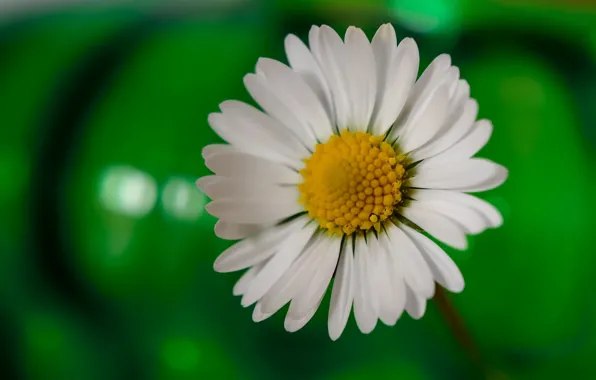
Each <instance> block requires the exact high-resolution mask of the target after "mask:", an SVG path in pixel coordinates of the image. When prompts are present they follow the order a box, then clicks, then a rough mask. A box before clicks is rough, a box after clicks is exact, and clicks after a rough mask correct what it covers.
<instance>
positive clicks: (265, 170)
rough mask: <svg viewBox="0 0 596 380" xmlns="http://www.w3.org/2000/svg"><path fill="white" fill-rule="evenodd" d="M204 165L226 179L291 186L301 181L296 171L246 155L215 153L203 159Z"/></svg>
mask: <svg viewBox="0 0 596 380" xmlns="http://www.w3.org/2000/svg"><path fill="white" fill-rule="evenodd" d="M205 165H206V166H207V167H208V168H209V170H211V171H212V172H214V173H215V174H217V175H220V176H223V177H228V178H238V179H240V178H242V179H246V180H250V181H254V182H262V183H271V184H291V185H295V184H298V183H300V181H301V176H300V174H298V172H297V171H295V170H293V169H290V168H289V167H287V166H285V165H283V164H279V163H276V162H273V161H270V160H267V159H264V158H262V157H257V156H253V155H250V154H246V153H238V152H237V153H215V154H212V155H211V156H209V157H208V158H206V159H205Z"/></svg>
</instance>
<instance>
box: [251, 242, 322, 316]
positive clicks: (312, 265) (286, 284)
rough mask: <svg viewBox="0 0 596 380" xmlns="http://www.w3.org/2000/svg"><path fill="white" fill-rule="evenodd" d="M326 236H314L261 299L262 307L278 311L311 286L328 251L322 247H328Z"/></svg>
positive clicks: (268, 310) (272, 311)
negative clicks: (325, 241) (325, 242)
mask: <svg viewBox="0 0 596 380" xmlns="http://www.w3.org/2000/svg"><path fill="white" fill-rule="evenodd" d="M324 239H325V237H322V236H317V235H315V236H313V238H312V240H311V242H310V243H309V245H308V246H307V247H306V249H305V250H304V252H303V253H302V254H301V255H300V257H298V259H296V261H294V263H293V264H292V266H291V267H290V268H289V269H288V270H287V271H286V273H284V275H283V276H282V277H281V278H280V279H279V280H278V281H277V282H276V283H275V285H273V286H272V287H271V289H269V291H268V292H267V294H265V296H264V297H263V298H262V299H261V303H262V309H263V310H264V311H266V312H268V313H276V312H277V311H278V310H279V309H281V308H282V307H283V306H284V305H285V304H286V303H288V302H290V300H291V299H292V297H294V296H295V295H296V294H297V293H298V292H299V291H300V290H302V289H304V288H306V287H308V286H309V283H310V281H311V280H312V278H313V277H314V275H315V273H316V271H317V269H318V268H319V266H320V262H321V261H322V257H323V255H325V254H326V252H325V251H324V249H323V250H321V248H325V247H327V245H325V244H321V243H323V242H324Z"/></svg>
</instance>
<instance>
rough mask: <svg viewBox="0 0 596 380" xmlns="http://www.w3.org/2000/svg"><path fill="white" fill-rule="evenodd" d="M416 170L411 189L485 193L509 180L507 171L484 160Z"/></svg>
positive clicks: (421, 166)
mask: <svg viewBox="0 0 596 380" xmlns="http://www.w3.org/2000/svg"><path fill="white" fill-rule="evenodd" d="M423 164H424V162H423V163H422V164H420V165H419V167H417V168H416V174H415V176H414V177H413V178H412V179H411V180H410V186H411V187H418V188H426V189H444V190H460V191H467V192H471V191H485V190H490V189H492V188H495V187H497V186H499V185H501V184H502V183H503V182H505V180H506V179H507V169H505V168H504V167H503V166H501V165H499V164H496V163H494V162H492V161H489V160H486V159H483V158H472V159H469V160H465V161H458V162H457V164H453V163H452V162H445V163H441V164H440V165H439V164H436V165H433V166H431V167H429V168H426V167H424V166H423Z"/></svg>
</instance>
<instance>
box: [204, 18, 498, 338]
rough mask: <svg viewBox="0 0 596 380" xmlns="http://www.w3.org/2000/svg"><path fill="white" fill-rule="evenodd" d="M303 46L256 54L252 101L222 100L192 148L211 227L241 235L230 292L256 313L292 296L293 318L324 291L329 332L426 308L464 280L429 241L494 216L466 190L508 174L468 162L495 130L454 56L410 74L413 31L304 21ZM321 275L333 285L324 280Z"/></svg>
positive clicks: (228, 267) (227, 266)
mask: <svg viewBox="0 0 596 380" xmlns="http://www.w3.org/2000/svg"><path fill="white" fill-rule="evenodd" d="M308 40H309V41H308V42H309V46H308V47H307V46H306V45H305V44H304V43H303V42H302V41H301V40H300V39H299V38H297V37H296V36H294V35H289V36H288V37H287V38H286V39H285V50H286V54H287V58H288V61H289V65H285V64H283V63H281V62H278V61H275V60H272V59H268V58H261V59H259V60H258V63H257V65H256V73H255V74H248V75H246V76H245V77H244V84H245V86H246V88H247V90H248V92H249V93H250V95H251V96H252V97H253V98H254V100H255V101H256V102H257V103H258V105H259V106H260V108H261V109H262V110H259V109H257V108H254V107H252V106H250V105H248V104H245V103H243V102H239V101H235V100H228V101H224V102H223V103H221V105H220V109H221V112H219V113H213V114H211V115H209V124H210V125H211V127H212V128H213V130H214V131H215V132H216V133H217V134H218V135H219V136H220V137H221V138H222V139H223V140H225V141H226V142H228V143H229V145H228V144H214V145H209V146H206V147H205V148H204V149H203V157H204V158H205V164H206V166H207V167H208V168H209V169H210V170H211V171H212V172H213V173H214V174H213V175H209V176H205V177H202V178H200V179H199V180H198V181H197V185H198V187H199V188H200V189H201V190H202V191H203V192H204V193H205V194H206V195H207V196H208V197H209V198H211V200H212V202H211V203H209V204H208V205H207V206H206V210H207V211H208V212H209V213H210V214H211V215H213V216H215V217H216V218H218V219H219V220H218V222H217V224H216V225H215V234H216V235H217V236H218V237H220V238H222V239H229V240H239V242H237V243H235V244H234V245H232V246H231V247H230V248H228V249H227V250H226V251H224V252H223V253H222V254H221V255H220V256H219V257H218V258H217V260H216V261H215V265H214V267H215V270H216V271H217V272H233V271H240V270H244V269H247V270H246V272H245V273H244V275H243V276H242V277H241V278H240V280H239V281H238V282H237V283H236V285H235V286H234V289H233V293H234V294H235V295H238V296H240V295H241V296H242V301H241V303H242V305H243V306H245V307H248V306H250V305H253V304H254V305H255V306H254V311H253V320H254V321H255V322H259V321H262V320H264V319H266V318H268V317H270V316H271V315H273V314H274V313H275V312H277V311H278V310H280V309H281V308H282V307H284V305H286V304H288V303H289V304H290V305H289V309H288V311H287V314H286V317H285V323H284V325H285V328H286V330H287V331H290V332H293V331H297V330H299V329H301V328H302V327H303V326H304V325H305V324H306V323H308V321H309V320H310V319H311V318H312V317H313V315H314V314H315V312H316V311H317V309H318V308H319V305H320V304H321V301H322V299H323V297H324V295H325V293H326V291H327V288H328V287H330V286H331V287H332V290H331V302H330V308H329V317H328V330H329V336H330V337H331V339H333V340H336V339H338V338H339V336H340V335H341V334H342V332H343V330H344V329H345V326H346V323H347V321H348V318H349V316H350V312H351V310H352V307H353V309H354V316H355V319H356V323H357V325H358V328H359V329H360V331H362V332H363V333H369V332H371V331H372V330H373V329H374V328H375V326H376V324H377V322H378V321H379V320H380V321H381V322H382V323H384V324H387V325H394V324H395V323H396V321H397V320H398V319H399V317H400V316H401V315H402V313H403V312H404V311H406V312H407V313H408V314H409V315H410V316H412V317H413V318H416V319H418V318H421V317H422V316H423V314H424V312H425V309H426V300H428V299H430V298H431V297H433V295H434V291H435V282H437V283H438V284H440V285H441V286H443V287H444V288H446V289H448V290H450V291H452V292H460V291H462V290H463V288H464V280H463V277H462V274H461V273H460V271H459V269H458V268H457V266H456V265H455V264H454V262H453V261H452V260H451V259H450V258H449V256H448V255H447V254H446V253H445V252H444V251H443V250H442V249H441V248H440V247H439V246H438V245H437V244H436V243H435V242H434V241H433V240H431V239H430V238H429V237H427V236H426V235H427V234H428V235H430V236H432V237H434V238H435V239H436V240H438V241H440V242H442V243H444V244H447V245H449V246H451V247H454V248H456V249H460V250H464V249H466V246H467V242H466V235H467V234H478V233H480V232H482V231H484V230H485V229H488V228H494V227H498V226H500V225H501V223H502V217H501V215H500V213H499V212H498V211H497V210H496V209H495V208H494V207H493V206H492V205H490V204H489V203H487V202H485V201H483V200H481V199H478V198H476V197H474V196H471V195H468V194H466V193H468V192H479V191H484V190H489V189H492V188H495V187H497V186H499V185H501V184H502V183H503V182H504V181H505V179H506V177H507V170H506V169H505V168H504V167H502V166H500V165H498V164H496V163H494V162H491V161H489V160H486V159H482V158H473V156H474V155H475V154H476V153H477V152H478V151H479V150H480V149H481V148H482V147H483V146H484V145H485V144H486V142H487V141H488V139H489V138H490V135H491V133H492V125H491V123H490V122H489V121H487V120H479V121H476V116H477V112H478V104H477V102H476V101H475V100H474V99H472V98H470V87H469V85H468V83H467V82H466V81H465V80H462V79H460V78H459V69H458V68H457V67H456V66H453V65H452V64H451V58H450V56H449V55H446V54H443V55H440V56H438V57H437V58H436V59H434V60H433V61H432V63H431V64H430V65H429V66H428V67H427V68H426V69H425V70H424V72H423V73H422V75H421V76H420V78H418V79H417V76H418V66H419V54H418V47H417V45H416V43H415V42H414V40H413V39H411V38H406V39H403V40H402V41H401V42H399V44H398V42H397V40H396V35H395V30H394V29H393V27H392V26H391V25H390V24H386V25H383V26H381V27H380V28H379V29H378V31H377V32H376V34H375V36H374V38H373V39H372V41H369V40H368V39H367V37H366V35H365V34H364V33H363V31H362V30H360V29H358V28H355V27H350V28H348V30H347V31H346V34H345V37H344V39H343V41H342V39H341V37H340V36H339V35H338V34H337V33H336V32H335V31H334V30H333V29H332V28H330V27H328V26H321V27H317V26H313V27H312V29H311V30H310V33H309V36H308ZM331 284H332V285H331Z"/></svg>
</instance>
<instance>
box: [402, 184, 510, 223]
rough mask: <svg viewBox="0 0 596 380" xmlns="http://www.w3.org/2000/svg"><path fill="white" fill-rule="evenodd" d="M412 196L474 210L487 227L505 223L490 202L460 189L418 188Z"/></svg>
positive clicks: (434, 202)
mask: <svg viewBox="0 0 596 380" xmlns="http://www.w3.org/2000/svg"><path fill="white" fill-rule="evenodd" d="M412 197H413V198H414V199H416V200H418V201H423V202H429V203H431V204H442V205H445V204H448V205H452V206H454V207H457V208H458V210H459V209H462V208H468V209H471V210H474V211H475V212H477V213H478V214H479V215H481V216H482V218H483V219H484V220H485V221H486V227H493V228H496V227H499V226H501V224H503V217H502V216H501V213H500V212H499V210H497V209H496V208H495V207H494V206H493V205H491V204H490V203H488V202H486V201H484V200H482V199H479V198H476V197H474V196H472V195H468V194H465V193H460V192H458V191H449V190H426V189H418V190H415V191H414V192H413V193H412ZM457 212H459V211H457ZM447 216H449V215H447Z"/></svg>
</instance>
